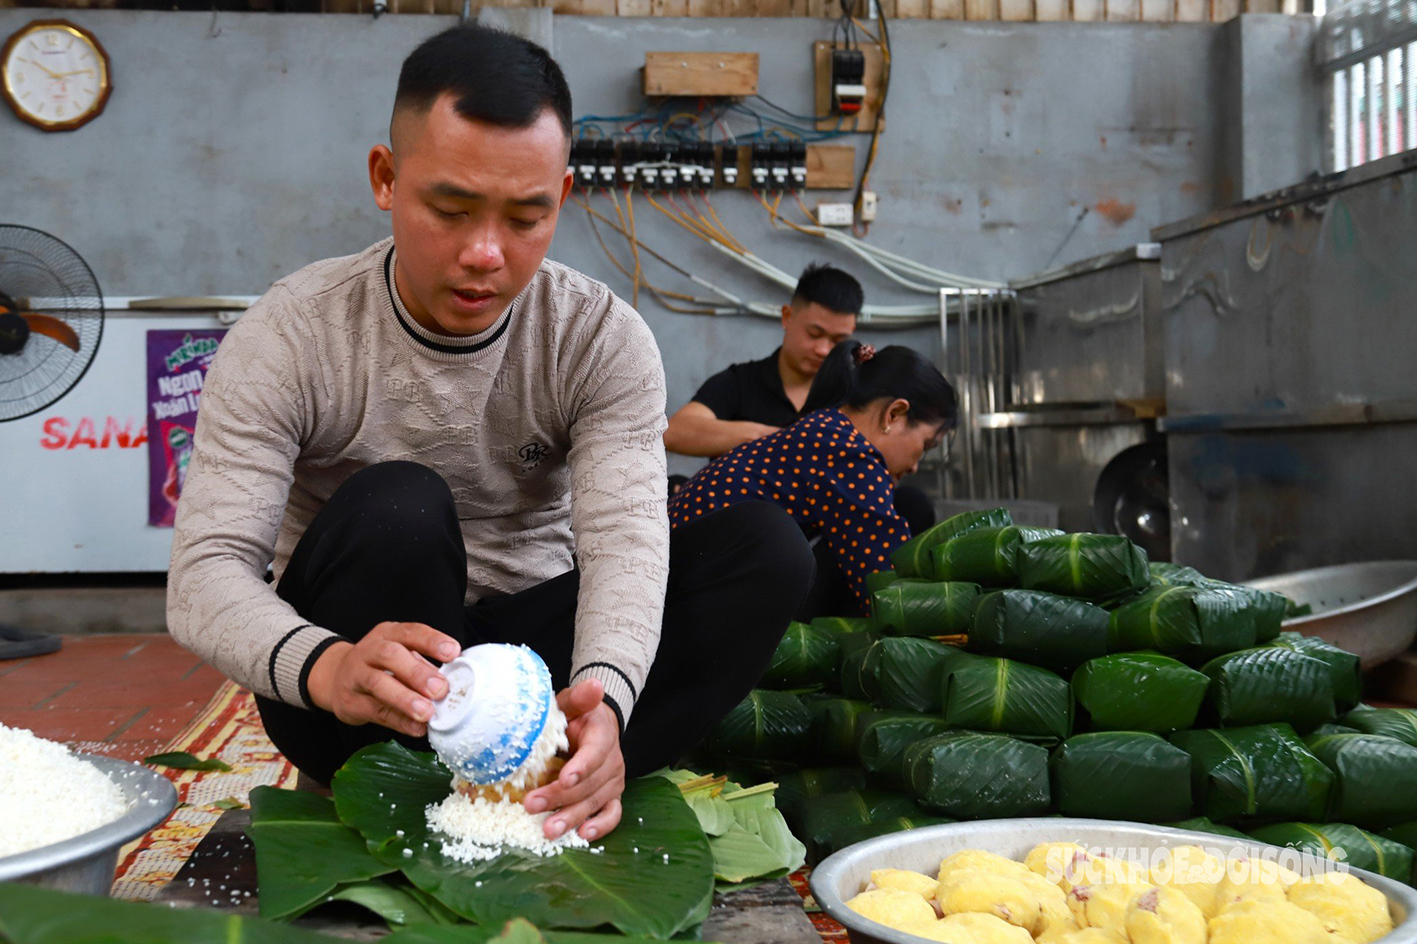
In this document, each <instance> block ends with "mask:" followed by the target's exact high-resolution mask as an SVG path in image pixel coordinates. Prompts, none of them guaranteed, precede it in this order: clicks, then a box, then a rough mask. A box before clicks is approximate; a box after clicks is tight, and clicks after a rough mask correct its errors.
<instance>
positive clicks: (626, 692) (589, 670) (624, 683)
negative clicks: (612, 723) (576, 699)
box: [571, 662, 639, 734]
mask: <svg viewBox="0 0 1417 944" xmlns="http://www.w3.org/2000/svg"><path fill="white" fill-rule="evenodd" d="M588 678H596V679H600V684H601V685H603V686H605V703H606V704H607V705H609V706H610V710H611V711H613V712H615V717H616V718H618V719H619V721H620V733H621V734H624V733H625V725H626V724H628V723H629V721H630V712H631V711H633V710H634V708H635V699H637V698H639V693H638V692H637V691H635V686H634V685H632V684H631V683H630V677H629V676H628V675H626V674H625V673H624V672H623V671H622V670H621V669H620V668H619V667H618V666H614V665H611V664H610V663H609V662H587V663H586V664H585V665H583V666H581V667H580V668H579V669H577V670H576V671H575V672H573V673H572V674H571V684H572V685H575V684H576V683H577V682H580V681H584V680H585V679H588Z"/></svg>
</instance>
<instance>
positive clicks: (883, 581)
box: [866, 570, 930, 595]
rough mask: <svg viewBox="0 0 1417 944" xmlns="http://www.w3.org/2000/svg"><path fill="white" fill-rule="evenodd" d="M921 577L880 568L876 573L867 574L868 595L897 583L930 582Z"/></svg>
mask: <svg viewBox="0 0 1417 944" xmlns="http://www.w3.org/2000/svg"><path fill="white" fill-rule="evenodd" d="M929 582H930V581H929V580H926V579H924V578H921V577H902V576H901V575H900V574H898V573H896V572H895V571H893V570H878V571H876V572H875V573H874V574H867V575H866V593H867V595H870V594H873V593H875V592H876V591H877V590H884V589H886V587H889V586H890V585H891V584H895V583H929Z"/></svg>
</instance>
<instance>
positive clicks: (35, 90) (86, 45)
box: [0, 20, 113, 131]
mask: <svg viewBox="0 0 1417 944" xmlns="http://www.w3.org/2000/svg"><path fill="white" fill-rule="evenodd" d="M112 80H113V73H112V69H111V68H110V66H109V60H108V53H107V52H105V51H104V48H103V45H102V44H101V43H100V42H99V41H98V37H97V36H95V35H94V34H93V33H90V32H89V31H88V30H86V29H84V28H83V27H82V26H76V25H74V24H73V23H70V22H69V21H68V20H35V21H34V22H32V23H29V24H27V25H25V26H23V27H21V28H20V30H19V31H17V32H16V33H15V34H14V35H12V36H11V37H10V38H9V40H8V41H6V43H5V48H4V51H3V52H0V90H3V93H4V96H5V101H6V102H7V103H8V104H9V106H10V108H12V109H13V110H14V112H15V114H16V115H18V116H19V117H20V118H21V119H22V120H24V121H27V122H29V123H30V124H32V125H34V126H35V127H36V128H41V129H43V130H45V131H72V130H73V129H75V128H78V127H81V126H82V125H85V124H87V123H88V122H90V121H92V120H94V119H95V118H97V117H98V116H99V114H100V113H101V112H102V111H103V106H104V105H105V104H106V103H107V102H108V95H109V93H110V92H111V91H113V81H112Z"/></svg>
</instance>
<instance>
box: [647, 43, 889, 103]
mask: <svg viewBox="0 0 1417 944" xmlns="http://www.w3.org/2000/svg"><path fill="white" fill-rule="evenodd" d="M867 68H868V70H869V68H870V66H869V61H868V66H867ZM756 94H758V54H757V53H755V52H647V53H645V95H649V96H687V97H697V96H708V97H713V98H722V97H729V98H745V97H747V96H749V95H756Z"/></svg>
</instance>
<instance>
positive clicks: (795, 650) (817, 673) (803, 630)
mask: <svg viewBox="0 0 1417 944" xmlns="http://www.w3.org/2000/svg"><path fill="white" fill-rule="evenodd" d="M840 671H841V643H840V642H839V641H838V640H837V637H836V634H835V633H833V632H831V631H830V630H826V629H818V628H815V627H812V626H809V625H807V624H806V623H788V624H787V631H786V632H785V633H783V634H782V641H781V642H779V643H778V644H777V650H776V651H775V652H773V654H772V661H771V662H769V663H768V667H767V670H766V671H765V672H763V677H762V679H761V681H759V682H758V685H759V686H760V687H762V688H777V689H788V688H791V689H808V688H817V689H819V688H822V687H823V686H825V685H826V684H827V683H829V682H831V681H833V680H835V679H836V677H837V674H838V673H839V672H840Z"/></svg>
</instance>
